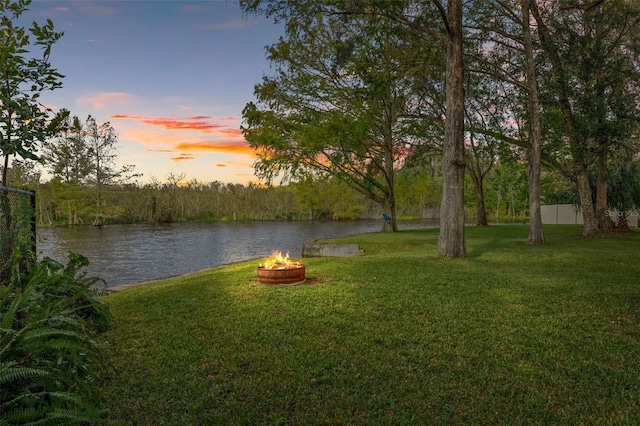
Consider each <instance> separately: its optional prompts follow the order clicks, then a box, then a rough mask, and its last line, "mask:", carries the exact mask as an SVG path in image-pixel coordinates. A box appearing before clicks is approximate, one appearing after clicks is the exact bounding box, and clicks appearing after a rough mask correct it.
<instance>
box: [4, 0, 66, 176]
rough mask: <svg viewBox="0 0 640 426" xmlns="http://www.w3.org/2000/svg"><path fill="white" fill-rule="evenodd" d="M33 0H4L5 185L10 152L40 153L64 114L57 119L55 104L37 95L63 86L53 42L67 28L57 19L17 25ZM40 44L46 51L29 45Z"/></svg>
mask: <svg viewBox="0 0 640 426" xmlns="http://www.w3.org/2000/svg"><path fill="white" fill-rule="evenodd" d="M29 4H30V0H17V1H15V2H12V1H10V0H3V1H1V2H0V88H1V89H0V104H2V110H0V154H1V155H2V157H3V158H4V166H3V173H2V185H6V184H7V170H8V167H9V157H11V156H18V157H20V158H25V159H36V158H37V156H36V154H35V151H36V147H37V145H38V144H39V143H42V142H44V141H45V140H46V138H47V137H49V136H51V135H52V134H54V133H55V130H56V127H57V125H58V123H59V122H60V120H61V119H62V118H63V117H60V116H59V117H55V118H54V119H52V110H51V109H50V108H47V107H45V106H44V105H42V104H41V103H40V102H39V101H38V98H39V97H40V94H41V93H42V92H43V91H45V90H54V89H57V88H59V87H61V86H62V83H61V81H60V80H61V79H62V77H63V76H62V75H61V74H60V73H58V72H57V70H56V69H55V68H53V67H52V66H51V64H50V62H49V55H50V53H51V47H52V46H53V44H54V43H55V42H56V41H58V39H60V37H62V35H63V33H61V32H55V31H54V28H53V22H52V21H51V20H47V22H46V24H44V25H39V24H37V23H36V22H33V24H32V26H31V28H30V29H29V30H26V29H25V28H24V27H20V26H16V25H14V23H15V21H17V20H18V18H19V17H20V16H21V15H22V14H23V13H24V12H25V11H26V10H27V6H28V5H29ZM30 48H31V49H33V50H35V48H40V49H41V52H39V53H38V52H36V51H32V50H30Z"/></svg>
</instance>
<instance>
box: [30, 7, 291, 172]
mask: <svg viewBox="0 0 640 426" xmlns="http://www.w3.org/2000/svg"><path fill="white" fill-rule="evenodd" d="M23 18H25V19H27V20H28V22H31V21H36V22H38V23H40V24H43V23H45V22H46V19H51V20H52V21H53V23H54V26H55V29H56V30H57V31H64V36H63V37H62V38H61V39H60V40H59V41H57V42H56V43H55V44H54V46H53V48H52V52H51V57H50V61H51V64H52V66H53V67H54V68H57V69H58V71H59V72H60V73H62V74H63V75H64V76H65V77H64V79H63V80H62V81H63V87H62V88H60V89H56V90H55V91H51V92H46V93H45V94H43V95H42V97H41V100H42V103H44V104H45V105H47V106H49V107H52V108H53V109H54V110H58V109H60V108H66V109H68V110H69V111H70V112H71V115H72V116H77V117H78V118H79V119H80V121H81V122H84V121H85V120H86V118H87V116H88V115H91V116H92V117H93V118H95V119H96V121H97V122H98V123H99V124H101V123H104V122H109V123H111V126H112V127H113V128H114V129H115V131H116V133H117V134H118V144H117V146H118V165H119V166H121V165H134V166H135V169H134V171H135V172H136V173H142V175H143V176H142V177H141V178H139V179H138V180H139V181H140V182H142V183H144V182H148V181H150V180H151V179H155V180H158V181H160V182H164V181H166V178H167V177H168V176H169V175H173V176H184V177H185V181H188V180H192V179H197V180H198V181H200V182H203V183H208V182H212V181H220V182H223V183H241V184H246V183H249V182H258V180H257V178H256V177H255V175H254V171H253V167H252V164H253V162H254V161H255V156H254V153H253V151H252V150H251V148H249V146H248V144H247V142H246V141H245V140H244V138H243V136H242V132H241V131H240V125H241V123H242V109H243V108H244V106H245V105H246V104H247V103H248V102H251V101H254V100H255V97H254V95H253V90H254V86H255V85H256V84H258V83H260V82H261V81H262V77H263V76H264V75H270V74H272V69H271V65H270V63H269V61H268V60H267V59H266V50H265V47H266V46H267V45H271V44H273V43H275V42H277V41H278V37H279V36H280V35H281V34H282V33H283V31H282V26H278V25H276V24H274V23H273V21H271V20H268V19H267V18H265V17H262V16H255V15H249V16H246V15H244V14H243V13H242V11H241V9H240V8H239V6H238V5H237V4H236V2H235V1H234V0H201V1H181V0H153V1H151V0H148V1H144V0H128V1H124V0H120V1H115V0H110V1H98V0H84V1H80V0H74V1H70V0H66V1H53V0H34V1H33V2H32V3H31V5H30V6H29V11H27V12H25V14H24V15H23Z"/></svg>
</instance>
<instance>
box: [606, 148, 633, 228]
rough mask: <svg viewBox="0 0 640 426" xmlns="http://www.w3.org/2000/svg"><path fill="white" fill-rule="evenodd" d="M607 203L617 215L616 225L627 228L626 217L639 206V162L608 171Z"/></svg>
mask: <svg viewBox="0 0 640 426" xmlns="http://www.w3.org/2000/svg"><path fill="white" fill-rule="evenodd" d="M609 184H610V187H611V191H609V199H608V204H609V207H610V208H611V209H613V210H615V212H616V214H617V215H618V227H619V228H622V229H627V228H629V223H628V221H627V218H628V217H629V215H630V214H631V213H632V212H635V213H636V214H637V212H638V209H639V208H640V164H639V163H638V162H637V161H636V162H633V163H630V164H629V165H626V166H620V167H617V168H616V169H614V170H613V171H612V172H611V173H610V181H609Z"/></svg>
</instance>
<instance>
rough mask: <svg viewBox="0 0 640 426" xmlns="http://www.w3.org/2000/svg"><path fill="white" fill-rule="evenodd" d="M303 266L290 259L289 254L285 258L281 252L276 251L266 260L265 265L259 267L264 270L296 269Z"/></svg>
mask: <svg viewBox="0 0 640 426" xmlns="http://www.w3.org/2000/svg"><path fill="white" fill-rule="evenodd" d="M301 266H303V265H302V263H300V262H296V261H295V260H291V259H289V252H287V253H286V254H285V255H284V256H283V255H282V252H281V251H277V250H276V251H274V252H273V253H272V254H271V257H269V258H267V259H265V260H264V262H263V263H261V264H260V266H258V267H259V268H264V269H294V268H299V267H301Z"/></svg>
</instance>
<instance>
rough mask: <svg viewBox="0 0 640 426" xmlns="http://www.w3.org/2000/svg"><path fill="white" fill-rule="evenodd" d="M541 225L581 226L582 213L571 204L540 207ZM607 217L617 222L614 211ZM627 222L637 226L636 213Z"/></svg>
mask: <svg viewBox="0 0 640 426" xmlns="http://www.w3.org/2000/svg"><path fill="white" fill-rule="evenodd" d="M540 210H541V213H542V223H543V224H577V225H582V224H583V223H584V221H583V220H582V212H581V211H580V207H577V206H574V205H573V204H554V205H551V206H540ZM609 217H611V219H612V220H613V221H614V222H617V221H618V215H617V213H616V212H615V211H612V212H609ZM627 220H628V222H629V226H635V227H637V226H638V212H637V211H636V212H632V213H631V214H630V215H629V216H628V217H627Z"/></svg>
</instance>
